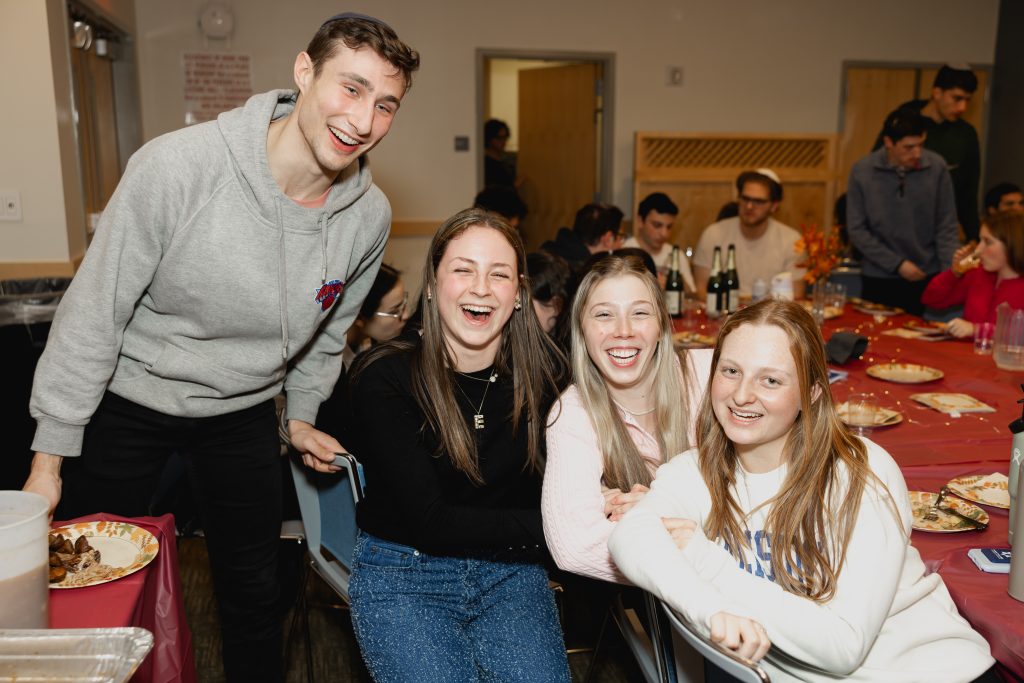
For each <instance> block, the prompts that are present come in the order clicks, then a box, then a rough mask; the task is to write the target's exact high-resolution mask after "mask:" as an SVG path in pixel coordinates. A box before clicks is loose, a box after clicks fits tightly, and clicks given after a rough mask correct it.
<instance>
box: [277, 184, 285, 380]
mask: <svg viewBox="0 0 1024 683" xmlns="http://www.w3.org/2000/svg"><path fill="white" fill-rule="evenodd" d="M274 205H275V206H276V207H277V230H278V233H277V234H278V237H277V305H278V307H279V308H280V309H281V358H282V359H283V360H284V361H285V362H286V363H287V361H288V310H287V305H288V292H287V287H288V265H287V263H286V259H285V247H284V219H282V218H281V202H280V201H276V202H275V203H274Z"/></svg>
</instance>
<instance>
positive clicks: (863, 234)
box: [846, 109, 960, 315]
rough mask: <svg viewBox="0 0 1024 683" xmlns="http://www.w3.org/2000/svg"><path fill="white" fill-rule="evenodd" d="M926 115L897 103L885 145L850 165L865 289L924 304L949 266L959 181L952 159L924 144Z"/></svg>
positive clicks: (914, 308) (906, 303)
mask: <svg viewBox="0 0 1024 683" xmlns="http://www.w3.org/2000/svg"><path fill="white" fill-rule="evenodd" d="M927 126H928V124H927V122H926V121H925V120H924V117H923V116H921V115H919V114H918V113H917V112H915V111H913V110H912V109H897V110H896V111H894V112H892V113H891V114H889V116H888V117H886V120H885V128H884V130H883V133H884V135H883V140H884V142H885V146H884V147H882V148H881V149H878V150H876V151H874V152H872V153H871V154H868V155H867V156H865V157H863V158H862V159H860V160H859V161H858V162H857V163H855V164H854V165H853V168H852V169H851V170H850V182H849V184H848V186H847V191H846V218H847V226H846V228H847V230H848V231H849V234H850V240H851V241H852V242H853V245H854V246H855V247H856V248H857V249H858V250H860V252H861V254H862V255H863V258H862V261H861V271H862V273H863V274H862V280H863V283H864V289H863V297H864V298H865V299H867V300H868V301H875V302H878V303H881V304H887V305H890V306H898V307H900V308H903V309H905V310H906V311H908V312H909V313H913V314H915V315H920V314H921V313H923V312H924V306H922V305H921V294H922V293H923V292H924V289H925V287H927V286H928V281H929V280H930V279H931V278H932V277H933V276H935V274H936V273H938V272H939V271H941V270H945V269H946V268H949V266H950V264H951V263H952V262H953V253H954V252H955V251H956V250H957V248H958V247H959V246H960V243H959V241H958V239H957V229H956V225H957V223H956V209H955V206H954V203H953V183H952V182H951V181H950V178H949V171H947V170H946V164H945V162H944V161H943V160H942V157H940V156H939V155H938V154H936V153H935V152H932V151H930V150H927V149H924V144H925V135H926V134H925V130H926V128H927Z"/></svg>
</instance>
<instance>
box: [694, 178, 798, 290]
mask: <svg viewBox="0 0 1024 683" xmlns="http://www.w3.org/2000/svg"><path fill="white" fill-rule="evenodd" d="M736 192H737V193H738V196H737V197H736V201H737V203H738V204H739V211H740V213H739V215H738V216H736V217H734V218H726V219H725V220H722V221H718V222H717V223H712V224H711V225H709V226H708V227H707V228H705V229H704V232H703V233H701V236H700V240H698V242H697V252H696V253H695V254H694V255H693V270H694V275H696V277H697V285H698V287H699V288H700V296H701V297H703V296H705V295H706V293H705V291H704V290H705V289H706V288H707V281H708V275H710V274H711V260H712V254H713V253H714V250H715V247H721V248H722V258H723V259H724V258H725V255H726V250H727V249H728V248H729V245H730V244H732V245H734V246H735V247H736V272H737V273H738V274H739V278H740V290H739V291H740V296H741V297H747V296H750V292H751V287H752V285H753V284H754V282H755V281H756V280H764V282H765V285H768V284H769V283H770V282H771V279H772V277H774V276H775V275H777V274H778V273H782V272H786V271H792V269H793V267H794V265H795V264H796V262H797V259H798V258H799V254H797V253H796V241H797V240H798V239H800V233H798V232H797V231H796V230H794V229H793V228H791V227H789V226H788V225H786V224H785V223H780V222H779V221H777V220H775V218H773V216H774V215H775V212H776V211H778V210H779V203H780V202H781V201H782V183H781V182H780V180H779V177H778V176H777V175H776V174H775V173H774V172H773V171H772V170H771V169H767V168H759V169H757V170H756V171H744V172H743V173H741V174H740V175H739V177H737V178H736ZM725 265H726V264H725V263H724V262H723V263H722V267H723V268H724V267H725Z"/></svg>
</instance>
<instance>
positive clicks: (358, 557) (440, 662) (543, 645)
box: [349, 531, 569, 683]
mask: <svg viewBox="0 0 1024 683" xmlns="http://www.w3.org/2000/svg"><path fill="white" fill-rule="evenodd" d="M349 597H350V599H351V603H352V624H353V626H354V628H355V633H356V638H357V640H358V641H359V648H360V650H362V653H363V659H364V660H365V661H366V666H367V668H368V669H369V670H370V673H371V674H372V675H373V679H374V680H375V681H377V683H393V682H394V683H398V682H405V681H435V682H437V683H475V682H476V681H523V682H524V683H525V682H526V681H529V682H530V683H548V682H552V683H555V682H557V683H568V682H569V665H568V662H567V660H566V657H565V644H564V641H563V639H562V629H561V627H560V626H559V623H558V612H557V610H556V609H555V601H554V596H553V595H552V592H551V589H550V588H548V577H547V573H546V572H545V571H544V567H543V566H542V565H540V564H536V563H533V562H517V561H509V562H504V561H495V560H492V559H477V558H473V559H468V558H454V557H436V556H433V555H427V554H425V553H421V552H419V551H418V550H416V549H415V548H411V547H409V546H407V545H401V544H399V543H392V542H390V541H385V540H383V539H380V538H377V537H376V536H372V535H370V534H367V533H365V532H362V531H361V532H360V533H359V538H358V540H357V541H356V548H355V560H354V564H353V568H352V579H351V582H350V583H349Z"/></svg>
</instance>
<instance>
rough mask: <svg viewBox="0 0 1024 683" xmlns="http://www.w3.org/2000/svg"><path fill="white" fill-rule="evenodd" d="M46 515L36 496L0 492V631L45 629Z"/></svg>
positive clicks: (47, 593)
mask: <svg viewBox="0 0 1024 683" xmlns="http://www.w3.org/2000/svg"><path fill="white" fill-rule="evenodd" d="M49 512H50V505H49V503H47V502H46V499H45V498H43V497H42V496H40V495H38V494H36V493H28V492H25V491H0V558H3V560H2V561H0V629H15V628H46V627H47V618H48V601H49V598H50V584H49V556H50V553H49V544H48V543H47V539H46V536H47V533H48V532H49V528H50V519H49Z"/></svg>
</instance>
